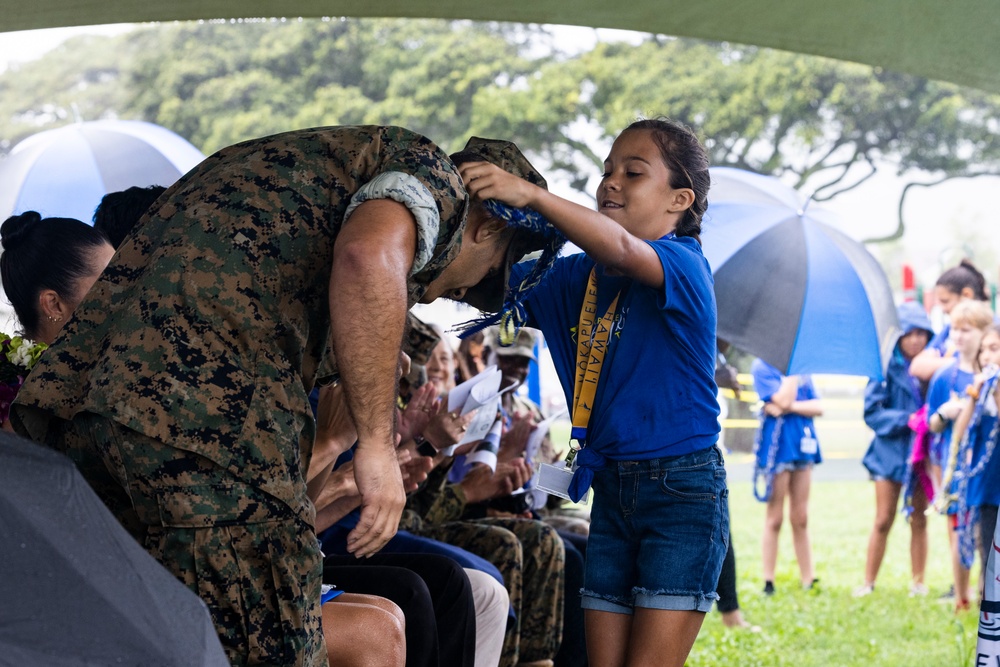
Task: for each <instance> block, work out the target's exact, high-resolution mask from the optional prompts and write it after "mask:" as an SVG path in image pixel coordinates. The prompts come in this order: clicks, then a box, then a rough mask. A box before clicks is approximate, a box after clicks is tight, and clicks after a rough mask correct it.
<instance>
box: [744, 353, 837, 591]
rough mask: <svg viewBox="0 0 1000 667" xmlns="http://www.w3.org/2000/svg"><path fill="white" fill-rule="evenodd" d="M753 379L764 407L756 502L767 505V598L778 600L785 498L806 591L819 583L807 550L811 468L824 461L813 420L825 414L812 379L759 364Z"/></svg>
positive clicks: (764, 546) (764, 561)
mask: <svg viewBox="0 0 1000 667" xmlns="http://www.w3.org/2000/svg"><path fill="white" fill-rule="evenodd" d="M750 373H751V374H752V375H753V383H754V388H755V389H756V390H757V394H758V395H759V396H760V400H762V401H763V402H764V407H763V413H764V414H763V415H762V419H761V426H760V431H759V432H758V434H757V446H756V448H755V449H756V451H755V454H756V458H757V460H756V467H755V471H754V494H755V495H757V499H758V500H761V501H765V502H767V514H766V519H765V524H764V533H763V536H762V538H761V549H762V552H763V556H762V564H763V570H764V593H765V594H767V595H773V594H774V571H775V568H776V567H777V563H778V534H779V533H780V532H781V525H782V524H783V523H784V521H785V498H786V497H787V498H788V515H789V516H788V518H789V523H790V524H791V526H792V544H793V546H794V547H795V559H796V560H797V561H798V564H799V576H800V578H801V581H802V585H803V586H805V587H806V588H811V587H812V586H813V585H814V584H815V582H816V577H815V571H814V570H813V562H812V549H811V547H810V545H809V529H808V522H809V487H810V483H811V480H812V466H813V465H814V464H816V463H821V462H822V460H823V457H822V455H821V454H820V451H819V441H818V440H817V438H816V427H815V425H814V424H813V417H818V416H820V415H822V414H823V406H822V403H820V400H819V396H818V395H817V394H816V390H815V388H814V387H813V384H812V379H811V378H810V377H809V376H805V375H800V376H790V377H785V376H784V375H782V374H781V372H780V371H779V370H778V369H777V368H775V367H774V366H771V365H770V364H768V363H766V362H765V361H763V360H761V359H755V360H754V361H753V364H751V366H750ZM761 476H762V477H764V480H765V491H764V492H763V493H762V494H761V493H759V491H758V489H757V488H756V487H757V478H758V477H761Z"/></svg>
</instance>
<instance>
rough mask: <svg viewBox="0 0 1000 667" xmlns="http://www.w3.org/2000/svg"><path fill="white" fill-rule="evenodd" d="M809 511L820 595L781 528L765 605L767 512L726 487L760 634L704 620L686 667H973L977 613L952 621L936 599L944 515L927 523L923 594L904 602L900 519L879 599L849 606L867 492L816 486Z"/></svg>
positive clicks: (746, 596) (905, 536)
mask: <svg viewBox="0 0 1000 667" xmlns="http://www.w3.org/2000/svg"><path fill="white" fill-rule="evenodd" d="M810 508H811V511H810V523H811V525H810V530H811V535H812V543H813V554H814V559H815V560H816V573H817V576H818V577H819V578H820V587H819V591H818V592H812V591H804V590H802V588H801V587H800V585H799V578H798V569H797V567H796V565H795V557H794V553H793V551H792V545H791V539H790V531H789V530H788V529H787V526H786V529H785V530H784V531H783V532H782V541H781V547H780V552H779V557H778V573H777V581H776V582H775V586H776V588H777V593H776V594H775V595H774V596H773V597H770V598H768V597H765V596H764V595H763V594H762V593H761V589H762V588H763V580H762V579H761V576H760V530H761V527H762V526H763V523H764V505H762V504H760V503H757V502H756V501H755V500H754V499H753V495H752V493H751V490H750V485H749V484H748V483H734V484H732V485H731V489H730V509H731V514H732V526H733V538H734V540H735V542H734V544H735V546H736V558H737V573H738V582H739V583H738V590H739V596H740V606H741V608H742V609H743V612H744V615H745V616H746V618H747V619H748V620H749V621H750V622H752V623H754V624H756V625H759V626H761V628H762V630H761V632H759V633H751V632H749V631H746V630H729V629H727V628H725V627H724V626H723V625H722V622H721V621H720V619H719V615H718V614H717V613H712V614H710V615H709V616H708V617H707V618H706V621H705V625H704V627H703V628H702V631H701V635H700V636H699V638H698V641H697V642H696V643H695V646H694V650H693V651H692V652H691V656H690V658H689V660H688V663H687V664H688V665H690V667H704V666H709V665H740V666H743V667H753V666H756V665H760V666H766V667H777V666H784V665H788V666H789V667H791V666H794V667H812V666H816V667H819V666H823V667H854V666H859V667H882V666H883V665H886V666H889V665H912V666H918V665H919V666H921V667H925V666H926V667H950V666H955V667H958V666H965V665H972V655H973V652H974V649H975V644H976V626H977V624H978V615H977V612H971V613H965V614H962V615H961V616H959V617H956V616H955V615H954V613H953V612H952V609H951V606H950V605H946V604H941V603H938V602H937V601H936V600H935V598H936V597H937V595H939V594H940V593H941V592H943V591H944V590H945V589H946V588H947V587H948V584H949V582H950V576H951V575H950V569H949V567H950V566H949V564H948V558H947V538H946V533H945V525H944V520H943V519H942V518H941V517H937V516H935V517H932V520H931V522H930V525H929V530H930V537H931V548H930V558H929V563H928V571H927V579H926V580H927V583H928V585H929V586H930V589H931V594H930V595H929V596H928V597H926V598H910V597H909V596H908V589H909V583H910V571H909V567H910V565H909V530H908V527H907V526H906V524H905V523H904V522H903V521H902V517H900V520H899V521H897V524H896V525H895V526H894V527H893V531H892V533H891V534H890V538H889V547H888V550H887V552H886V559H885V562H884V563H883V566H882V571H881V572H880V574H879V579H878V586H877V589H876V591H875V593H874V594H872V595H870V596H868V597H865V598H860V599H855V598H853V597H851V591H852V590H853V589H854V588H855V587H856V586H858V585H860V584H861V583H862V582H861V580H862V575H863V568H864V558H865V556H864V554H865V548H866V544H867V536H868V530H869V528H870V526H871V522H872V520H873V518H874V491H873V489H872V485H871V484H869V483H867V482H827V483H819V484H815V485H814V486H813V493H812V497H811V503H810ZM977 570H978V565H977ZM973 576H974V577H975V576H977V573H976V572H973Z"/></svg>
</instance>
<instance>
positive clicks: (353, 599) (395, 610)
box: [344, 593, 406, 627]
mask: <svg viewBox="0 0 1000 667" xmlns="http://www.w3.org/2000/svg"><path fill="white" fill-rule="evenodd" d="M344 601H345V602H349V603H350V604H359V605H367V606H369V607H375V608H377V609H381V610H382V611H384V612H385V613H387V614H389V615H391V616H392V617H393V618H395V619H396V620H397V621H398V622H399V623H400V625H402V626H403V627H405V626H406V616H405V615H404V614H403V610H402V609H400V608H399V605H397V604H396V603H395V602H393V601H392V600H390V599H388V598H383V597H379V596H377V595H361V594H358V593H344Z"/></svg>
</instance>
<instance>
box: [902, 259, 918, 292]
mask: <svg viewBox="0 0 1000 667" xmlns="http://www.w3.org/2000/svg"><path fill="white" fill-rule="evenodd" d="M916 298H917V281H916V279H915V278H914V277H913V267H911V266H910V265H909V264H903V301H913V300H914V299H916Z"/></svg>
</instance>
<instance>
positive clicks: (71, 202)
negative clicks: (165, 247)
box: [0, 120, 204, 222]
mask: <svg viewBox="0 0 1000 667" xmlns="http://www.w3.org/2000/svg"><path fill="white" fill-rule="evenodd" d="M203 159H204V156H203V155H202V154H201V152H200V151H199V150H198V149H197V148H195V147H194V146H193V145H191V144H190V143H189V142H188V141H187V140H185V139H184V138H182V137H180V136H179V135H177V134H174V133H173V132H171V131H170V130H168V129H166V128H163V127H160V126H159V125H154V124H152V123H146V122H142V121H134V120H100V121H91V122H86V123H75V124H73V125H66V126H64V127H60V128H57V129H54V130H46V131H44V132H39V133H38V134H34V135H32V136H30V137H28V138H27V139H25V140H24V141H21V142H20V143H18V144H17V145H16V146H15V147H14V148H13V150H12V151H11V152H10V154H9V155H8V156H7V157H6V158H4V159H3V160H0V221H3V220H5V219H6V218H7V217H8V216H9V215H12V214H14V213H22V212H24V211H38V212H39V213H41V214H42V215H43V216H45V217H49V216H59V217H68V218H76V219H78V220H83V221H84V222H90V220H91V218H92V217H93V215H94V209H95V208H96V207H97V205H98V204H99V203H100V201H101V197H103V196H104V195H106V194H107V193H109V192H117V191H119V190H125V189H127V188H129V187H132V186H139V187H145V186H148V185H162V186H165V187H169V186H170V185H172V184H173V183H174V182H175V181H176V180H177V179H178V178H180V177H181V176H182V175H184V174H185V173H187V172H188V171H189V170H190V169H191V168H192V167H194V166H195V165H196V164H198V163H199V162H201V161H202V160H203Z"/></svg>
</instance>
